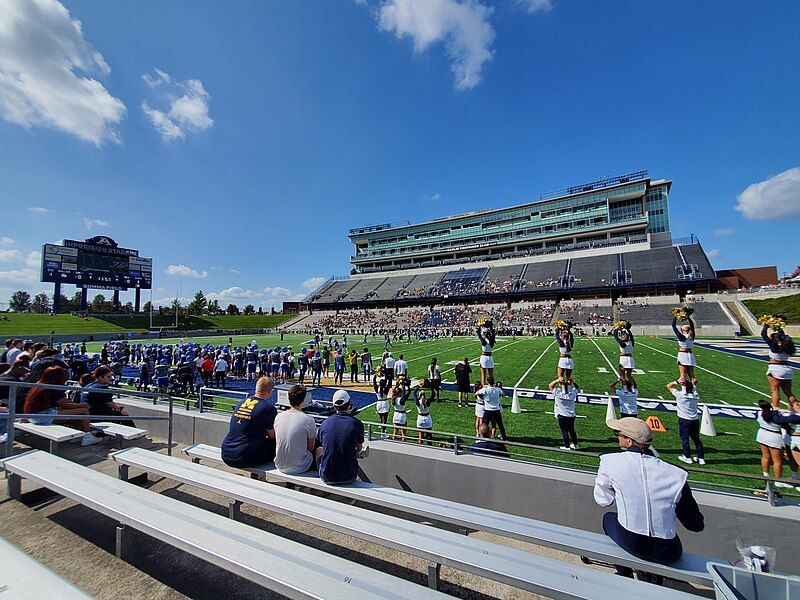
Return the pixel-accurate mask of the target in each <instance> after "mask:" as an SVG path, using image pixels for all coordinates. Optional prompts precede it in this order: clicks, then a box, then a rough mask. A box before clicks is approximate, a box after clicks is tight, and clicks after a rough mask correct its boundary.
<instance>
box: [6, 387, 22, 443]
mask: <svg viewBox="0 0 800 600" xmlns="http://www.w3.org/2000/svg"><path fill="white" fill-rule="evenodd" d="M18 391H19V388H17V386H16V385H14V383H10V387H9V389H8V417H7V418H8V421H6V458H8V457H9V456H13V455H14V418H15V417H16V415H17V393H18Z"/></svg>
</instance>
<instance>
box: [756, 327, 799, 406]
mask: <svg viewBox="0 0 800 600" xmlns="http://www.w3.org/2000/svg"><path fill="white" fill-rule="evenodd" d="M759 323H761V324H762V325H763V326H764V327H763V329H762V330H761V339H762V340H764V342H765V343H766V344H767V346H768V347H769V366H768V367H767V381H768V382H769V388H770V391H771V392H772V408H774V409H777V408H778V407H779V406H780V401H781V391H782V392H783V393H784V394H786V397H787V398H788V399H789V402H794V399H795V396H794V393H793V392H792V377H793V376H794V371H793V370H792V367H790V366H789V357H790V356H794V354H795V347H794V341H792V338H790V337H789V336H788V335H786V334H785V333H784V332H783V325H784V323H785V322H784V320H783V319H781V318H780V316H779V315H771V316H769V317H767V316H766V315H765V316H763V317H761V318H760V319H759Z"/></svg>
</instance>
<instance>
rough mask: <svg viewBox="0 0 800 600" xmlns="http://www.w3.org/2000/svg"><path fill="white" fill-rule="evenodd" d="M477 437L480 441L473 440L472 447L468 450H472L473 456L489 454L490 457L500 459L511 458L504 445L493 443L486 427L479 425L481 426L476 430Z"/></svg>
mask: <svg viewBox="0 0 800 600" xmlns="http://www.w3.org/2000/svg"><path fill="white" fill-rule="evenodd" d="M478 437H480V438H481V439H479V440H475V441H474V442H473V443H472V446H470V450H472V451H473V452H474V453H475V454H489V455H491V456H499V457H501V458H511V454H509V452H508V448H506V445H505V444H501V443H500V442H496V441H494V440H493V439H492V432H491V431H489V428H488V427H487V426H486V425H484V424H481V426H480V427H479V428H478Z"/></svg>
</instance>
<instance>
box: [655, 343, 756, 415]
mask: <svg viewBox="0 0 800 600" xmlns="http://www.w3.org/2000/svg"><path fill="white" fill-rule="evenodd" d="M639 344H641V345H642V346H644V347H645V348H649V349H650V350H653V351H654V352H658V353H659V354H663V355H664V356H672V354H670V353H668V352H664V351H663V350H659V349H658V348H653V346H648V345H647V344H643V343H642V342H639ZM695 369H699V370H700V371H705V372H706V373H711V374H712V375H715V376H717V377H719V378H720V379H724V380H725V381H729V382H730V383H733V384H735V385H738V386H739V387H743V388H744V389H746V390H750V391H751V392H755V393H756V394H759V395H761V396H764V397H765V398H770V397H771V396H770V395H769V394H765V393H764V392H762V391H761V390H757V389H755V388H751V387H750V386H749V385H745V384H743V383H739V382H738V381H734V380H733V379H731V378H730V377H725V375H720V374H719V373H717V372H715V371H712V370H711V369H705V368H703V367H700V366H695ZM723 403H724V404H728V402H724V401H723Z"/></svg>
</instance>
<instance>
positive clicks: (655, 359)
mask: <svg viewBox="0 0 800 600" xmlns="http://www.w3.org/2000/svg"><path fill="white" fill-rule="evenodd" d="M251 339H256V341H257V342H258V343H259V346H260V347H262V348H263V347H268V346H274V345H279V344H280V345H292V346H293V347H294V349H295V350H298V349H299V348H300V347H301V346H302V345H303V343H305V342H307V341H308V336H299V335H286V336H285V339H284V341H283V342H281V341H280V338H279V336H277V335H270V336H234V338H233V343H234V345H242V346H243V345H245V344H246V343H247V342H249V341H250V340H251ZM338 339H340V340H341V336H338ZM176 341H178V339H164V340H161V343H165V344H166V343H174V342H176ZM192 341H195V342H198V343H200V344H205V343H206V342H209V343H212V344H220V343H227V341H228V338H227V337H213V338H192ZM362 342H363V337H361V336H349V346H350V348H351V349H352V348H355V349H357V350H359V351H361V349H363V347H364V344H363V343H362ZM366 345H367V347H369V349H370V351H371V352H372V354H373V356H376V357H380V355H381V353H382V352H383V340H382V339H379V338H375V339H370V340H368V343H367V344H366ZM99 348H100V344H99V343H95V344H89V345H88V349H89V350H90V351H96V350H99ZM617 348H618V346H617V344H616V342H615V341H614V340H613V339H612V338H576V341H575V351H574V357H575V372H574V377H575V380H576V382H577V383H578V384H579V385H580V388H581V390H582V391H584V392H587V393H605V392H607V391H608V385H609V383H610V382H611V381H612V380H614V379H615V374H614V371H615V368H614V367H615V365H616V361H617V356H618V350H617ZM676 348H677V343H676V342H674V341H671V340H666V339H659V338H643V337H642V338H638V339H637V343H636V351H635V359H636V366H637V369H639V372H638V374H637V375H636V379H637V382H638V384H639V390H640V395H641V396H642V397H648V398H658V397H660V396H661V397H664V398H669V397H670V395H669V392H668V391H667V389H666V387H665V386H666V384H667V383H668V382H670V381H674V380H675V379H676V377H677V375H678V370H677V366H676V364H675V362H676V361H675V351H676ZM392 353H393V355H394V356H395V358H396V357H398V356H399V355H400V354H403V355H404V357H405V359H406V360H407V361H408V363H409V374H410V375H411V376H412V377H424V376H425V375H426V372H427V366H428V364H429V363H430V359H431V358H432V357H433V356H436V357H437V359H438V360H439V364H440V365H441V368H442V373H443V378H444V379H445V380H451V381H452V380H453V379H454V377H453V370H454V365H453V364H451V363H453V362H454V361H458V360H460V359H463V358H464V357H467V358H469V359H470V363H471V364H472V365H473V380H475V379H478V378H479V372H478V366H477V361H478V357H479V355H480V346H479V344H478V341H477V340H476V339H473V338H471V337H456V338H454V339H452V340H451V339H449V338H447V339H439V340H429V341H424V342H413V343H411V344H409V343H408V342H398V343H395V344H393V347H392ZM696 354H697V360H698V365H699V369H698V371H697V377H698V379H699V384H698V388H699V390H700V392H701V398H702V400H703V401H705V402H708V403H719V404H724V403H729V404H735V405H745V406H748V405H749V406H752V405H754V404H755V403H756V402H757V401H758V400H759V399H761V398H768V397H769V386H768V384H767V381H766V377H765V376H764V374H765V372H766V363H765V362H764V361H761V360H758V359H756V358H750V357H746V356H737V355H733V354H728V353H725V352H721V351H718V350H714V349H711V348H698V349H697V352H696ZM494 356H495V365H496V367H495V376H496V378H497V379H498V380H500V381H502V383H503V385H504V386H505V387H506V388H513V387H515V386H516V387H522V388H538V389H543V388H546V387H547V384H548V383H549V382H550V381H551V380H552V379H554V378H555V370H556V363H557V359H558V352H557V351H556V346H555V344H554V342H553V340H552V339H551V338H516V339H512V338H509V337H500V338H498V341H497V344H496V346H495V355H494ZM347 379H348V375H347V374H345V380H347ZM331 383H332V382H330V381H326V380H325V379H323V385H330V384H331ZM442 398H443V400H446V402H442V403H439V404H435V405H434V406H433V407H432V409H431V414H432V416H433V423H434V429H436V430H439V431H450V432H453V433H459V434H464V435H474V422H475V420H474V416H473V410H472V408H471V407H470V408H459V407H458V406H457V404H456V403H455V394H454V393H443V394H442ZM510 400H511V399H510V398H506V399H505V401H504V402H505V406H506V410H505V413H504V420H505V422H506V427H507V430H508V435H509V438H510V439H512V440H514V441H519V442H524V443H529V444H535V445H542V446H551V447H558V446H559V445H560V437H559V431H558V426H557V424H556V421H555V418H554V417H553V415H552V414H549V413H551V412H552V405H551V404H550V403H549V402H545V401H541V400H533V399H527V398H521V405H522V409H523V411H524V412H523V414H520V415H514V414H511V412H510ZM605 411H606V409H605V407H602V406H590V405H586V404H579V405H578V408H577V412H578V414H579V415H581V416H582V417H586V418H579V419H578V422H577V424H576V429H577V431H578V436H579V438H580V439H581V440H582V443H581V450H585V451H588V452H608V451H611V450H613V449H614V448H615V447H616V440H615V439H614V438H613V437H612V436H611V432H610V431H609V430H608V428H607V427H606V426H605ZM649 414H656V415H658V416H659V418H660V419H661V420H662V422H663V423H664V425H665V427H666V428H667V432H666V433H657V434H656V440H655V447H656V448H657V449H658V451H659V452H660V453H661V455H662V457H663V458H664V459H665V460H668V461H669V462H674V463H676V464H682V463H679V462H677V456H678V454H680V441H679V438H678V427H677V417H676V415H675V414H673V413H666V412H657V413H648V412H646V411H643V412H641V413H640V416H642V417H644V418H646V417H647V416H648V415H649ZM359 416H360V418H362V419H363V420H366V421H377V420H378V419H377V415H376V413H375V410H374V408H373V407H368V408H366V409H364V410H363V411H361V412H360V413H359ZM415 417H416V411H415V410H414V409H413V408H412V409H411V410H410V411H409V425H412V426H413V424H414V422H415ZM714 420H715V425H716V429H717V433H718V436H717V437H715V438H707V437H704V438H703V441H704V443H705V445H706V459H707V461H708V465H707V467H708V468H709V469H719V470H728V471H733V472H739V473H750V474H754V475H759V474H760V467H759V458H760V452H759V450H758V446H757V444H756V442H755V435H756V431H757V425H756V423H755V422H753V421H749V420H746V419H733V418H723V417H715V419H714ZM524 453H525V454H531V455H535V456H536V457H537V459H541V460H545V461H550V462H553V463H559V462H560V463H562V464H563V463H564V462H565V455H564V454H562V453H558V452H545V451H534V450H531V451H527V450H525V451H524ZM566 464H572V465H578V464H582V465H586V466H596V464H597V459H596V458H592V457H584V456H578V455H568V456H567V457H566ZM785 474H786V475H788V474H789V471H788V469H787V470H786V471H785ZM693 479H696V480H698V481H709V482H711V481H713V482H716V483H725V484H729V485H736V486H742V485H747V483H746V482H743V481H742V480H737V479H734V478H727V477H720V476H707V475H703V476H700V475H693Z"/></svg>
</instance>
